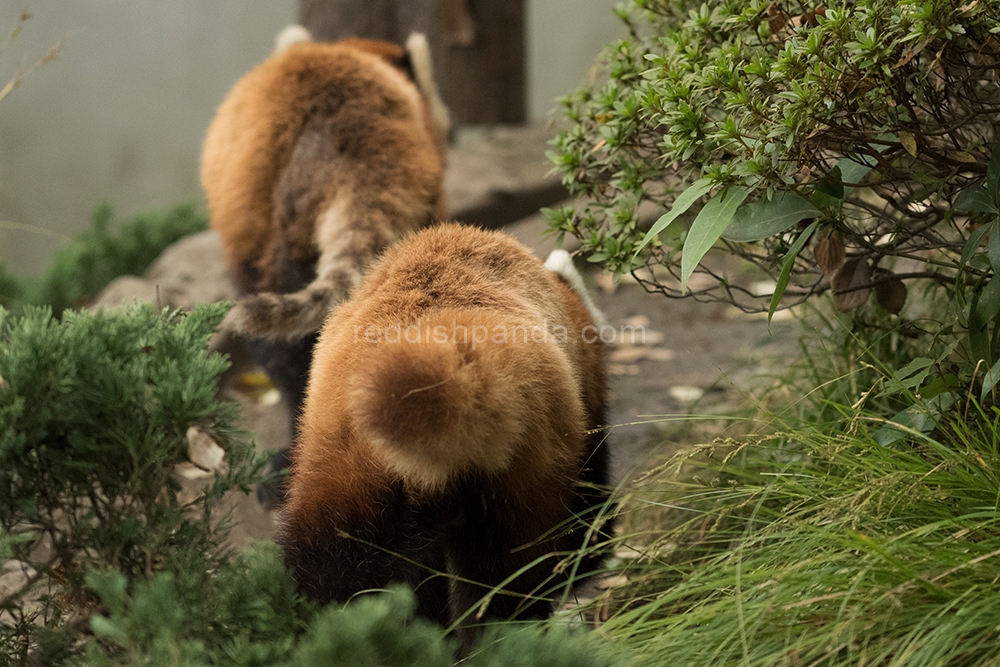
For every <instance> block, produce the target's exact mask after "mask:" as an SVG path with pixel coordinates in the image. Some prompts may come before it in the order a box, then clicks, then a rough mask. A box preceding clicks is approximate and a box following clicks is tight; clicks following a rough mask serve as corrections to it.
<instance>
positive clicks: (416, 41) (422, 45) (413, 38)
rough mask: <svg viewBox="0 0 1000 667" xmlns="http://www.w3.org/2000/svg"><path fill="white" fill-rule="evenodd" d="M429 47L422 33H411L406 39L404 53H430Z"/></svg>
mask: <svg viewBox="0 0 1000 667" xmlns="http://www.w3.org/2000/svg"><path fill="white" fill-rule="evenodd" d="M430 48H431V47H430V45H429V44H428V43H427V36H426V35H424V33H422V32H411V33H410V36H409V37H407V38H406V52H407V53H413V52H414V51H417V50H420V51H424V52H426V51H430Z"/></svg>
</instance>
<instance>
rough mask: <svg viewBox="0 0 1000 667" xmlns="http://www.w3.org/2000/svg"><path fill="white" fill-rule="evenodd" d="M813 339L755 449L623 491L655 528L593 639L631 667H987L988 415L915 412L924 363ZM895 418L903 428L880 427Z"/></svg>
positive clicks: (991, 508) (993, 461)
mask: <svg viewBox="0 0 1000 667" xmlns="http://www.w3.org/2000/svg"><path fill="white" fill-rule="evenodd" d="M825 326H826V325H824V329H822V330H821V331H820V333H821V334H823V336H822V337H821V338H819V340H820V341H824V340H826V341H827V347H824V348H814V347H812V346H810V347H808V348H807V350H808V351H810V352H812V354H810V355H807V356H804V357H803V358H802V359H801V360H800V361H799V362H798V364H797V366H796V367H795V368H794V369H793V371H792V372H791V374H790V375H786V376H785V377H783V378H781V381H780V382H777V383H776V385H775V389H774V391H775V396H774V397H773V400H774V402H773V403H772V405H774V406H776V407H777V408H778V411H774V412H764V413H762V415H761V417H760V421H759V423H758V432H759V433H760V434H759V435H755V436H750V437H746V438H738V439H736V440H724V441H718V442H716V443H713V444H711V445H705V446H701V447H697V448H695V449H693V450H689V451H685V452H683V453H681V454H678V455H677V457H676V458H675V459H674V460H673V461H672V462H671V464H670V465H669V466H667V467H664V468H663V469H660V470H657V471H654V472H653V473H652V474H651V475H650V476H648V477H647V478H646V479H645V480H643V481H642V482H640V484H639V485H638V487H637V490H636V491H635V499H634V500H633V501H632V503H631V506H632V507H640V508H644V509H641V510H636V513H637V514H638V515H642V525H646V526H649V525H653V526H655V528H654V529H653V530H652V531H650V532H648V533H646V534H645V535H638V534H635V535H633V536H632V537H630V538H626V539H627V541H628V542H629V543H630V544H631V545H632V546H633V547H634V548H635V549H637V552H638V554H639V555H638V557H637V558H635V559H634V560H630V561H628V562H627V563H626V565H625V566H624V572H625V574H627V576H628V577H629V580H630V583H629V585H628V586H626V587H625V588H624V589H622V590H621V591H620V592H619V593H618V609H617V611H616V612H615V613H614V614H613V615H612V617H611V618H610V620H609V621H608V622H607V623H606V624H604V626H603V630H604V631H605V632H608V633H609V634H610V635H611V636H612V637H613V638H615V639H616V640H617V641H619V642H621V643H623V644H624V645H626V646H628V647H630V648H632V649H633V650H635V651H636V653H637V654H638V656H637V659H638V660H639V661H640V662H642V663H643V664H647V663H648V664H661V663H663V664H666V663H668V662H669V663H670V664H676V665H699V666H700V665H707V664H712V665H728V664H733V665H735V664H739V665H762V666H763V665H789V666H790V665H856V664H867V665H904V664H905V665H932V664H933V665H943V664H948V665H980V664H991V663H990V661H991V660H995V657H996V655H997V654H998V652H1000V636H998V635H997V632H996V619H997V618H998V617H1000V600H998V598H997V596H996V595H995V594H994V592H995V587H996V581H997V580H998V578H1000V505H998V502H1000V501H998V499H1000V472H998V471H1000V453H998V450H997V446H996V443H997V442H998V440H1000V409H997V408H995V407H993V408H988V409H983V408H981V407H980V406H979V404H978V402H977V401H976V400H975V399H976V397H975V396H973V397H972V399H971V400H969V401H967V402H965V403H963V404H961V405H957V404H956V406H955V407H952V408H951V409H948V410H936V409H934V408H933V406H926V409H925V410H924V411H923V412H922V413H921V412H920V411H919V410H916V409H914V408H913V407H912V406H915V405H918V404H919V397H916V396H914V395H913V393H912V392H913V387H915V386H918V385H919V381H918V382H908V381H907V379H912V378H913V376H914V375H916V374H919V373H921V372H923V371H926V370H927V369H928V368H929V367H930V366H931V365H932V364H933V363H937V362H932V364H924V362H923V361H922V360H923V359H927V357H920V356H913V354H914V352H915V351H914V350H912V349H910V350H900V352H901V354H900V356H898V357H895V358H890V359H885V360H881V361H879V360H877V359H875V357H873V356H871V355H870V354H868V353H867V352H866V353H865V354H863V355H859V354H855V353H854V352H853V351H854V350H856V349H858V348H859V347H860V348H862V349H868V350H870V349H874V348H875V347H880V348H881V349H880V351H886V349H887V348H889V347H891V344H890V342H891V338H892V335H891V334H887V335H885V336H884V337H883V340H881V341H877V342H876V343H877V345H871V346H865V345H862V344H861V343H862V341H858V340H853V341H841V342H837V341H832V342H830V340H829V336H828V333H829V331H828V330H827V329H826V328H825ZM841 331H842V330H841ZM838 349H839V351H840V352H841V353H840V354H838ZM924 352H926V350H925V351H924ZM907 359H909V362H907ZM915 362H916V363H915ZM921 369H922V370H921ZM901 377H902V378H903V380H902V381H901V380H900V378H901ZM908 404H909V405H911V407H910V408H909V411H908V414H910V415H911V416H912V417H913V418H914V419H913V420H912V421H909V422H907V421H906V420H905V419H903V418H902V417H901V416H900V415H895V416H893V417H891V418H889V419H887V418H886V415H892V414H893V413H894V412H895V411H896V410H897V409H898V407H899V405H908ZM917 416H922V417H923V420H917V419H916V417H917ZM973 417H975V418H973ZM681 471H684V472H681ZM679 480H680V481H679ZM656 508H660V509H656ZM650 514H653V516H652V517H650V516H649V515H650ZM633 523H635V524H636V525H639V524H638V523H637V522H636V521H635V520H633ZM664 524H667V525H669V526H670V527H669V528H668V529H667V530H663V525H664Z"/></svg>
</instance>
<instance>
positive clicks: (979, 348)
mask: <svg viewBox="0 0 1000 667" xmlns="http://www.w3.org/2000/svg"><path fill="white" fill-rule="evenodd" d="M980 296H981V292H978V291H977V292H973V293H972V299H971V301H970V302H969V349H970V351H971V352H972V359H973V361H978V360H979V359H985V360H986V361H987V362H989V360H990V359H991V356H990V337H989V335H988V334H987V327H986V322H985V321H984V320H983V319H982V318H981V317H980V316H979V299H980Z"/></svg>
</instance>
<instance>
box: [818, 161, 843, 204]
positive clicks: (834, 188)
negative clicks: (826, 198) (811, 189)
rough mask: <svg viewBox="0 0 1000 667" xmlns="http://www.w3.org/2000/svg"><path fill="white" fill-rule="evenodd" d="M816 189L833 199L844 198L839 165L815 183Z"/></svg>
mask: <svg viewBox="0 0 1000 667" xmlns="http://www.w3.org/2000/svg"><path fill="white" fill-rule="evenodd" d="M816 189H817V190H819V191H820V192H823V193H825V194H828V195H830V196H831V197H833V198H834V199H843V198H844V179H843V176H842V174H841V171H840V165H839V164H838V165H836V166H834V168H833V169H831V170H830V171H829V172H828V173H827V174H825V175H824V176H823V178H821V179H819V180H818V181H816Z"/></svg>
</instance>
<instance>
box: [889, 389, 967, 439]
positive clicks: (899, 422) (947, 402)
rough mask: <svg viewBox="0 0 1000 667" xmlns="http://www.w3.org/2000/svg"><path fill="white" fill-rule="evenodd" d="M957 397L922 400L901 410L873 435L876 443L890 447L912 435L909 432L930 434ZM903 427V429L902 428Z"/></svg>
mask: <svg viewBox="0 0 1000 667" xmlns="http://www.w3.org/2000/svg"><path fill="white" fill-rule="evenodd" d="M954 402H955V397H954V396H953V395H952V394H950V393H947V394H939V395H938V396H935V397H934V398H932V399H928V400H920V401H918V402H917V403H915V404H914V405H911V406H910V407H908V408H906V409H905V410H901V411H900V412H898V413H896V415H895V416H894V417H893V418H892V419H890V420H889V422H890V423H888V424H886V425H885V426H883V427H882V428H880V429H879V430H878V431H876V432H875V433H874V434H873V436H872V437H873V438H874V439H875V442H877V443H878V444H880V445H882V446H883V447H888V446H889V445H891V444H893V443H894V442H896V441H897V440H902V439H903V438H905V437H907V435H910V433H909V432H908V431H916V432H919V433H930V432H931V431H933V430H934V427H935V426H937V423H938V420H939V419H940V418H941V415H942V414H943V413H944V412H945V411H946V410H948V409H949V408H951V406H952V405H953V404H954ZM901 427H902V428H901Z"/></svg>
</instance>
